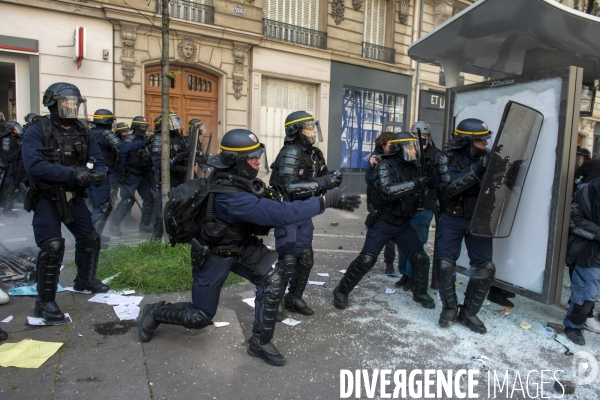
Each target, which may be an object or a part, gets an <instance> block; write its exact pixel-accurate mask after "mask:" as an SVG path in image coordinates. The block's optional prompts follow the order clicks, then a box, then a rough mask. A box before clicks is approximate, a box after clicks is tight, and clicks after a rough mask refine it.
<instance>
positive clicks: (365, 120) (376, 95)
mask: <svg viewBox="0 0 600 400" xmlns="http://www.w3.org/2000/svg"><path fill="white" fill-rule="evenodd" d="M405 104H406V96H404V95H400V94H392V93H384V92H378V91H373V90H367V89H358V88H351V87H345V88H344V96H343V103H342V139H341V148H340V167H341V168H344V169H345V170H347V171H348V170H349V171H353V172H360V171H364V170H365V169H366V168H367V166H368V160H369V156H370V155H371V153H372V152H373V151H374V149H375V140H376V139H377V137H378V136H379V135H380V134H381V132H382V128H383V124H384V123H385V122H387V121H390V122H395V123H404V120H405Z"/></svg>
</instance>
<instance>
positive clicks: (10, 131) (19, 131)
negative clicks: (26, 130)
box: [2, 121, 23, 136]
mask: <svg viewBox="0 0 600 400" xmlns="http://www.w3.org/2000/svg"><path fill="white" fill-rule="evenodd" d="M9 135H13V136H23V127H22V126H21V124H19V123H18V122H17V121H6V122H5V123H4V125H2V136H9Z"/></svg>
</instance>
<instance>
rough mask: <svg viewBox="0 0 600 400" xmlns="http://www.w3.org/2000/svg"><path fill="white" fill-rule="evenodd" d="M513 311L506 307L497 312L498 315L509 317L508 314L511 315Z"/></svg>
mask: <svg viewBox="0 0 600 400" xmlns="http://www.w3.org/2000/svg"><path fill="white" fill-rule="evenodd" d="M513 311H514V310H513V308H512V307H506V308H503V309H502V310H500V311H498V312H499V313H500V314H502V315H510V314H512V313H513Z"/></svg>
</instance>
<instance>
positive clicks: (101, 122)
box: [88, 109, 121, 235]
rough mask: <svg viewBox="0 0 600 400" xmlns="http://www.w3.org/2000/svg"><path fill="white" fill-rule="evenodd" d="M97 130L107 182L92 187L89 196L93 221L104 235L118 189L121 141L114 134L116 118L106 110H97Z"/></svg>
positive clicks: (95, 129) (95, 117) (94, 118)
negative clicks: (117, 170) (117, 173)
mask: <svg viewBox="0 0 600 400" xmlns="http://www.w3.org/2000/svg"><path fill="white" fill-rule="evenodd" d="M93 122H94V125H95V126H96V127H95V128H92V129H90V130H91V131H92V133H93V134H94V135H95V136H96V141H97V143H98V146H99V147H100V151H101V152H102V157H103V158H104V163H105V165H106V173H107V176H106V178H107V179H106V182H105V183H104V185H102V186H100V187H90V188H89V189H88V194H89V197H90V201H91V203H92V207H93V210H92V221H94V227H95V228H96V231H97V232H98V233H99V234H100V235H102V231H103V230H104V226H105V225H106V221H107V220H108V217H109V216H110V213H111V211H112V201H111V198H112V197H113V196H114V194H115V193H116V191H117V189H118V182H117V176H116V174H115V170H116V169H117V166H118V164H119V147H120V146H121V139H119V136H117V134H116V133H115V132H113V129H114V125H115V116H114V115H113V113H112V111H109V110H106V109H99V110H96V112H95V113H94V117H93Z"/></svg>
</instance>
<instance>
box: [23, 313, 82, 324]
mask: <svg viewBox="0 0 600 400" xmlns="http://www.w3.org/2000/svg"><path fill="white" fill-rule="evenodd" d="M71 322H73V320H72V319H71V316H70V315H69V313H65V319H64V320H62V321H60V322H51V323H48V321H46V320H45V319H44V318H37V317H27V324H29V325H34V326H44V325H62V324H70V323H71Z"/></svg>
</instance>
